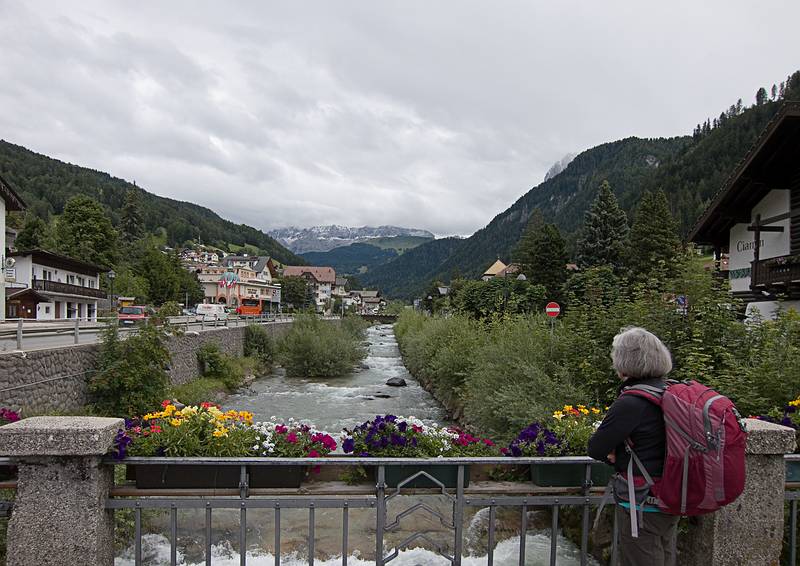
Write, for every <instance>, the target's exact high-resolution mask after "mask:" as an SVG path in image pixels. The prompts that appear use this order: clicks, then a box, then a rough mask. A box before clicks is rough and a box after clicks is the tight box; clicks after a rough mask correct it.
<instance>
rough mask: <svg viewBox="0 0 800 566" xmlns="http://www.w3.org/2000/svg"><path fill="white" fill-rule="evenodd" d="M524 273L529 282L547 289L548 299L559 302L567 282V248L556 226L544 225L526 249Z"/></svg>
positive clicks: (523, 265)
mask: <svg viewBox="0 0 800 566" xmlns="http://www.w3.org/2000/svg"><path fill="white" fill-rule="evenodd" d="M525 257H526V258H527V261H526V262H525V263H524V264H522V272H523V273H524V274H525V276H526V277H527V278H528V281H529V282H531V283H532V284H534V285H537V284H538V285H541V286H543V287H544V288H545V291H546V298H547V299H549V300H559V299H560V298H561V293H562V288H563V286H564V282H565V281H566V280H567V247H566V243H565V242H564V238H563V237H562V236H561V232H559V231H558V228H556V226H555V225H554V224H544V225H543V226H542V227H541V228H540V229H539V230H538V231H537V232H536V236H535V237H534V239H533V240H532V242H531V246H530V248H529V249H526V255H525Z"/></svg>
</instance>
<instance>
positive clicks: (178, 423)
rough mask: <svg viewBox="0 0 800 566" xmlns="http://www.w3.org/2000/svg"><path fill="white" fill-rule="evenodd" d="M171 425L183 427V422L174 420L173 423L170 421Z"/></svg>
mask: <svg viewBox="0 0 800 566" xmlns="http://www.w3.org/2000/svg"><path fill="white" fill-rule="evenodd" d="M169 424H171V425H172V426H181V424H183V421H182V420H181V419H172V420H171V421H169Z"/></svg>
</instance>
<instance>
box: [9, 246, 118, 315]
mask: <svg viewBox="0 0 800 566" xmlns="http://www.w3.org/2000/svg"><path fill="white" fill-rule="evenodd" d="M8 257H9V258H11V259H12V260H13V264H14V265H13V267H12V268H8V269H7V270H6V274H5V275H6V283H5V293H6V306H5V314H6V317H8V318H34V319H37V320H56V319H64V318H79V319H84V320H97V301H98V300H99V299H105V298H106V297H107V295H106V292H105V291H103V290H102V289H100V273H101V272H103V271H105V270H104V268H102V267H100V266H97V265H93V264H91V263H86V262H84V261H80V260H77V259H73V258H71V257H67V256H63V255H59V254H55V253H52V252H48V251H45V250H28V251H17V252H12V253H9V254H8Z"/></svg>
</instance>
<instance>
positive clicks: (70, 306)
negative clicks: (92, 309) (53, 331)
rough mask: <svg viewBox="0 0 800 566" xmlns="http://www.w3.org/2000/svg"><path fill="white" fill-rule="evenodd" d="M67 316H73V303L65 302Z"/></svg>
mask: <svg viewBox="0 0 800 566" xmlns="http://www.w3.org/2000/svg"><path fill="white" fill-rule="evenodd" d="M67 318H75V303H70V302H67Z"/></svg>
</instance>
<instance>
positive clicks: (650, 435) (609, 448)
mask: <svg viewBox="0 0 800 566" xmlns="http://www.w3.org/2000/svg"><path fill="white" fill-rule="evenodd" d="M638 383H644V384H647V385H654V386H657V387H662V386H663V385H664V381H663V380H661V379H658V378H647V379H628V380H626V381H625V382H624V383H623V384H622V386H621V387H620V390H622V388H623V387H629V386H631V385H636V384H638ZM626 439H630V441H631V444H632V445H633V450H634V452H636V455H637V456H638V457H639V459H640V460H641V461H642V464H643V465H644V467H645V469H646V470H647V472H648V473H649V474H650V475H651V476H656V477H659V476H661V474H662V472H663V469H664V456H665V453H666V445H667V438H666V432H665V430H664V415H663V413H662V412H661V408H660V407H659V406H658V405H656V404H654V403H651V402H650V401H648V400H647V399H643V398H641V397H637V396H635V395H620V396H619V397H617V400H616V401H614V403H613V404H612V405H611V407H609V409H608V413H606V416H605V418H604V419H603V422H602V423H601V424H600V426H599V427H598V429H597V431H596V432H595V433H594V434H593V435H592V437H591V438H590V439H589V456H591V457H592V458H594V459H595V460H600V461H602V462H605V463H607V464H610V463H611V462H609V461H608V455H609V454H610V453H611V452H614V453H615V454H616V463H615V464H614V468H615V469H616V470H617V471H618V472H625V471H626V469H627V466H628V458H629V456H628V453H627V452H626V451H625V440H626ZM633 470H634V475H637V476H638V475H641V474H640V473H639V471H638V469H637V468H636V466H634V468H633Z"/></svg>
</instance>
